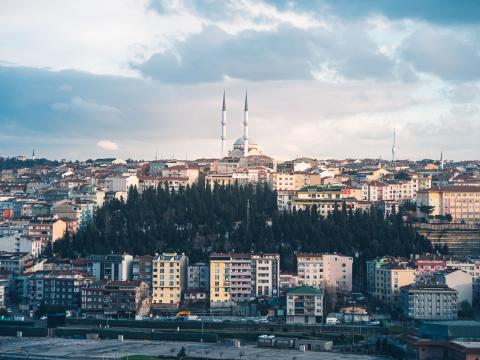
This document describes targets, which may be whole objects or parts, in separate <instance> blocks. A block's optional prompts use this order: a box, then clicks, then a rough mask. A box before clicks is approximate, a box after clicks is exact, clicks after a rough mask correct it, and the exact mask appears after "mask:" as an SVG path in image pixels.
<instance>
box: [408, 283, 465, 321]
mask: <svg viewBox="0 0 480 360" xmlns="http://www.w3.org/2000/svg"><path fill="white" fill-rule="evenodd" d="M400 298H401V301H400V306H401V310H402V312H403V314H404V315H405V316H406V317H408V318H410V319H415V320H456V319H457V291H456V290H454V289H451V288H449V287H448V286H447V285H431V284H429V285H427V284H416V285H415V284H411V285H407V286H404V287H402V289H401V295H400Z"/></svg>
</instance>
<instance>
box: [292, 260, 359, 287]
mask: <svg viewBox="0 0 480 360" xmlns="http://www.w3.org/2000/svg"><path fill="white" fill-rule="evenodd" d="M352 265H353V258H352V257H350V256H343V255H338V254H300V255H297V273H298V284H299V285H308V286H312V287H314V288H324V289H328V290H331V291H339V292H351V291H352Z"/></svg>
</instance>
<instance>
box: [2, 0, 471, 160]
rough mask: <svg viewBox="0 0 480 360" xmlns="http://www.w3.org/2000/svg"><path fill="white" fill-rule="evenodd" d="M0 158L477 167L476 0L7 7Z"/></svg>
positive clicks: (24, 3) (10, 0)
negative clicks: (223, 157)
mask: <svg viewBox="0 0 480 360" xmlns="http://www.w3.org/2000/svg"><path fill="white" fill-rule="evenodd" d="M0 44H1V45H0V156H15V155H20V154H21V155H26V156H30V155H31V152H32V148H33V147H34V148H35V152H36V155H37V156H38V157H47V158H51V159H61V158H66V159H72V160H76V159H80V160H85V159H88V158H99V157H118V158H125V159H126V158H134V159H153V158H154V157H155V154H156V153H157V154H158V157H159V158H170V157H172V156H175V157H177V158H180V159H183V158H185V157H186V156H188V158H189V159H194V158H200V157H219V156H220V154H221V140H220V136H221V125H220V122H221V106H222V95H223V91H224V90H225V91H226V104H227V109H228V113H227V121H228V131H227V141H226V144H227V148H231V147H232V144H233V142H234V141H235V139H237V138H238V137H240V136H241V135H242V119H243V118H242V116H243V111H242V110H243V100H244V98H243V97H244V93H245V90H246V89H248V94H249V112H250V121H249V127H250V137H251V138H253V139H254V140H255V141H256V142H257V143H259V144H260V145H261V146H262V147H263V150H264V152H265V153H266V154H267V155H270V156H272V157H274V158H277V159H290V158H295V157H297V156H308V157H314V158H320V159H324V158H365V157H370V158H378V157H379V156H381V157H382V158H383V159H390V158H391V149H392V140H393V129H394V128H395V129H396V144H395V147H396V152H395V157H396V158H397V159H406V158H409V159H412V160H415V159H423V158H432V159H439V158H440V153H441V151H442V150H443V157H444V159H453V160H459V159H478V158H479V154H480V141H479V139H480V66H479V64H480V2H479V1H476V0H456V1H447V0H423V1H418V0H403V1H388V0H363V1H354V0H324V1H315V2H312V1H306V0H300V1H275V0H268V1H267V0H264V1H255V0H236V1H234V0H232V1H228V0H226V1H214V0H205V1H194V0H171V1H161V0H151V1H147V0H137V1H133V0H127V1H117V0H104V1H93V0H84V1H73V0H55V1H54V0H45V1H41V2H40V1H34V0H4V1H1V2H0Z"/></svg>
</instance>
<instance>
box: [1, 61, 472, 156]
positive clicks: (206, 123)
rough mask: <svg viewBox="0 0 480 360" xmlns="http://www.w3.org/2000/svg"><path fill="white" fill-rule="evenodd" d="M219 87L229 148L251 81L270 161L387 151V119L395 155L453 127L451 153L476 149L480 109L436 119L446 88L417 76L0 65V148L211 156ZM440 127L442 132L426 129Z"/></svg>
mask: <svg viewBox="0 0 480 360" xmlns="http://www.w3.org/2000/svg"><path fill="white" fill-rule="evenodd" d="M62 83H68V84H71V85H72V87H73V89H75V96H73V97H72V96H71V95H72V94H70V93H68V92H67V93H65V92H63V91H61V90H59V89H58V86H59V84H62ZM224 88H225V89H226V92H227V108H228V125H227V127H228V130H227V137H228V140H227V144H228V146H231V144H232V143H233V141H234V140H235V139H236V138H238V137H240V136H241V134H242V109H243V97H244V91H245V88H248V90H249V103H250V133H251V136H252V137H253V138H254V139H255V140H256V141H257V142H258V143H259V144H260V145H261V146H262V147H263V148H264V150H265V152H266V154H268V155H271V156H273V157H275V158H277V159H288V158H291V157H294V156H296V155H307V156H314V157H319V158H325V157H362V156H370V157H376V156H378V155H379V154H384V156H389V155H388V154H389V153H390V148H391V129H392V128H393V127H394V126H395V127H396V128H397V129H398V132H399V137H398V154H399V156H400V157H402V158H405V157H410V158H420V157H428V156H430V157H431V156H436V154H437V153H438V152H439V151H440V148H441V147H443V148H444V149H445V150H446V147H445V144H453V143H452V141H451V140H452V136H453V135H452V134H450V133H449V131H448V129H449V128H450V127H453V126H455V129H456V130H455V131H454V132H452V133H453V134H454V141H455V142H454V143H462V144H463V145H462V149H461V150H459V151H457V152H456V153H453V152H451V151H449V154H451V155H450V156H453V155H455V156H456V157H457V158H460V157H464V158H465V157H467V158H472V157H473V156H472V154H474V153H475V151H476V148H477V145H476V144H474V141H473V140H471V137H472V134H475V131H476V130H475V121H476V120H478V115H476V114H475V112H473V111H472V112H468V111H467V110H465V111H464V112H458V111H456V113H455V117H452V118H451V119H449V120H448V119H447V118H445V119H444V120H442V122H439V119H440V118H441V117H442V116H448V114H449V111H450V108H451V106H450V104H449V103H448V102H446V99H445V95H444V94H443V93H440V92H438V90H437V89H430V88H429V87H425V85H424V84H422V83H417V82H415V83H401V82H383V83H375V82H364V81H359V80H349V79H344V80H343V81H342V82H319V81H312V80H310V79H304V80H288V81H285V80H284V81H281V82H280V81H278V80H271V81H266V80H265V81H256V82H251V81H242V80H228V81H225V82H222V83H202V84H185V85H182V86H178V85H176V84H165V83H161V82H157V81H150V80H144V79H132V78H123V77H111V76H95V75H91V74H86V73H81V72H72V71H62V72H56V71H49V70H38V69H28V68H14V67H9V68H1V67H0V128H1V129H2V131H1V132H0V154H2V155H15V154H19V153H22V152H23V153H27V152H28V151H30V149H31V147H32V144H36V143H38V139H39V138H41V139H44V140H42V146H43V148H42V147H39V146H37V145H36V146H35V149H37V147H38V148H39V151H40V153H41V154H42V156H47V157H51V158H57V159H58V158H64V157H65V158H73V159H88V158H95V157H98V156H101V153H99V151H100V150H101V148H99V147H98V146H97V142H98V141H99V139H102V140H108V139H115V143H116V144H121V146H120V147H119V149H118V150H115V151H116V153H115V154H116V156H119V157H122V158H128V157H133V158H137V159H153V158H154V156H155V152H156V151H157V150H158V156H159V157H172V156H177V157H179V158H184V157H185V156H188V158H189V159H193V158H198V157H213V156H218V154H219V152H220V140H219V135H220V134H219V133H220V115H221V112H220V106H221V95H222V92H223V89H224ZM55 103H61V104H64V105H62V106H61V108H62V111H55V109H53V108H52V104H55ZM107 104H108V105H107ZM57 106H58V105H57ZM104 109H106V110H104ZM111 113H113V115H112V116H108V114H111ZM463 117H468V119H469V120H468V123H469V124H470V125H469V129H470V130H471V129H474V131H473V132H470V133H469V132H468V131H466V132H460V131H458V129H457V127H461V126H462V121H463V120H462V118H463ZM478 123H480V121H478ZM439 126H441V128H442V129H444V130H443V131H442V132H432V129H435V128H436V127H439ZM92 139H95V140H92ZM109 141H112V140H109ZM104 150H105V149H104ZM105 151H112V150H105ZM186 154H187V155H186Z"/></svg>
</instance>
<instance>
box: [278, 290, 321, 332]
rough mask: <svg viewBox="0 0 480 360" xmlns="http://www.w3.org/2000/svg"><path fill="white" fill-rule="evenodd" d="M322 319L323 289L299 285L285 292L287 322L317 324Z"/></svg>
mask: <svg viewBox="0 0 480 360" xmlns="http://www.w3.org/2000/svg"><path fill="white" fill-rule="evenodd" d="M322 321H323V290H321V289H316V288H313V287H311V286H306V285H303V286H300V287H298V288H295V289H292V290H290V291H288V292H287V313H286V322H287V324H318V323H322Z"/></svg>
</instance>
